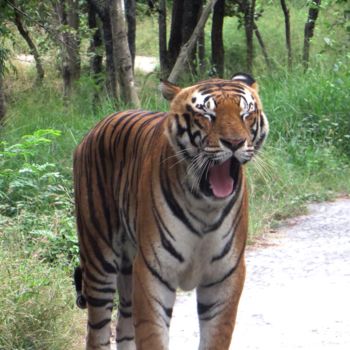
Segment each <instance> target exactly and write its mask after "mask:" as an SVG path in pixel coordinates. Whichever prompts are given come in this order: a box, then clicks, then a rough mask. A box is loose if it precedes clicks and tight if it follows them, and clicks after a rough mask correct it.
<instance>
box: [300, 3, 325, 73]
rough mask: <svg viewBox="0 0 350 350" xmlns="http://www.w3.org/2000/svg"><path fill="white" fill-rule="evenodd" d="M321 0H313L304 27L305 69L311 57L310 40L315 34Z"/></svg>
mask: <svg viewBox="0 0 350 350" xmlns="http://www.w3.org/2000/svg"><path fill="white" fill-rule="evenodd" d="M320 5H321V0H312V1H311V4H310V7H309V13H308V16H307V20H306V23H305V27H304V47H303V66H304V70H307V69H308V67H309V57H310V41H311V38H312V37H313V36H314V30H315V25H316V20H317V17H318V13H319V10H320Z"/></svg>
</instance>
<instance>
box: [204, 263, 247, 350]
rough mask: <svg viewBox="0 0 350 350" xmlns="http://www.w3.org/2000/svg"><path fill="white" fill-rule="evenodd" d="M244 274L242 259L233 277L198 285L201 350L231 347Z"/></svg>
mask: <svg viewBox="0 0 350 350" xmlns="http://www.w3.org/2000/svg"><path fill="white" fill-rule="evenodd" d="M224 277H225V276H224ZM244 277H245V263H244V259H243V258H242V259H241V261H240V263H239V265H238V266H237V268H236V269H235V271H234V273H233V274H232V275H231V276H229V277H227V278H226V279H224V280H216V281H213V282H209V283H207V284H203V285H202V286H200V287H198V288H197V311H198V317H199V328H200V344H199V350H228V349H229V347H230V343H231V338H232V332H233V329H234V325H235V321H236V314H237V307H238V302H239V299H240V296H241V292H242V289H243V284H244Z"/></svg>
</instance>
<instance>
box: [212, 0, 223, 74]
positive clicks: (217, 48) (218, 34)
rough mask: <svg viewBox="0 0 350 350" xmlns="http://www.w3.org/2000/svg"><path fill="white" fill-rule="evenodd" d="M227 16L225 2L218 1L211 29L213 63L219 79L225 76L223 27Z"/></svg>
mask: <svg viewBox="0 0 350 350" xmlns="http://www.w3.org/2000/svg"><path fill="white" fill-rule="evenodd" d="M224 16H225V0H218V1H217V3H216V4H215V6H214V11H213V24H212V27H211V62H212V65H213V68H214V70H215V71H216V72H217V74H218V76H219V77H223V75H224V64H225V50H224V39H223V33H222V29H223V25H224Z"/></svg>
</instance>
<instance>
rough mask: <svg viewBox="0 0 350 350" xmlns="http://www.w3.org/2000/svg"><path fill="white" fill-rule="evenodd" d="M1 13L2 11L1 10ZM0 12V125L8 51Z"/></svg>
mask: <svg viewBox="0 0 350 350" xmlns="http://www.w3.org/2000/svg"><path fill="white" fill-rule="evenodd" d="M2 9H3V4H1V3H0V10H2ZM1 12H2V13H3V11H1ZM1 12H0V127H1V125H2V124H3V121H4V118H5V115H6V103H5V91H4V74H5V61H6V59H7V56H8V51H7V50H6V49H5V48H4V46H3V40H4V37H5V36H6V34H7V30H6V28H5V27H4V26H3V18H2V13H1Z"/></svg>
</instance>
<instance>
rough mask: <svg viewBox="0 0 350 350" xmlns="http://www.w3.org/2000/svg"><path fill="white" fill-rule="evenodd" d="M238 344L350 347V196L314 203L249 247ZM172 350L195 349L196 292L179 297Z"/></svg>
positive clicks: (249, 347) (244, 347) (278, 348)
mask: <svg viewBox="0 0 350 350" xmlns="http://www.w3.org/2000/svg"><path fill="white" fill-rule="evenodd" d="M246 260H247V279H246V284H245V289H244V291H243V296H242V299H241V303H240V307H239V313H238V322H237V325H236V330H235V332H234V337H233V341H232V345H231V349H234V350H297V349H302V350H333V349H334V350H349V349H350V199H340V200H337V201H336V202H333V203H323V204H313V205H310V207H309V214H308V215H307V216H301V217H298V218H296V219H292V220H289V221H288V222H287V224H286V226H283V227H282V228H281V229H280V230H278V232H277V233H276V234H274V235H273V237H269V238H268V240H267V241H266V242H265V243H264V244H260V245H259V246H258V247H253V248H250V249H249V250H248V252H247V259H246ZM170 329H171V331H170V334H171V340H170V349H171V350H178V349H181V350H195V349H197V346H198V325H197V317H196V304H195V296H194V294H193V293H182V294H180V295H179V296H178V298H177V302H176V305H175V309H174V319H173V321H172V324H171V327H170Z"/></svg>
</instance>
